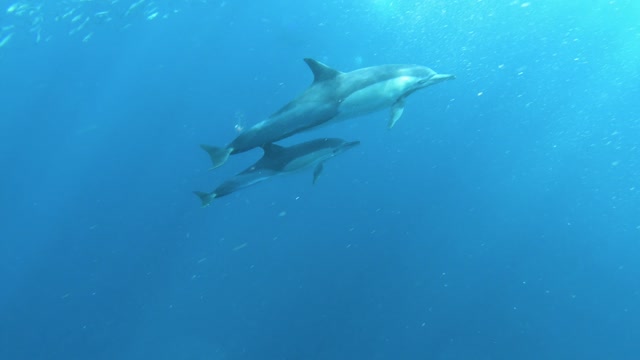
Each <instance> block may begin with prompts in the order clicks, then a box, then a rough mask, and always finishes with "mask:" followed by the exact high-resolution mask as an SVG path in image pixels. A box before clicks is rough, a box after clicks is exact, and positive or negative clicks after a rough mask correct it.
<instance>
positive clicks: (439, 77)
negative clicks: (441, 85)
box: [431, 74, 456, 82]
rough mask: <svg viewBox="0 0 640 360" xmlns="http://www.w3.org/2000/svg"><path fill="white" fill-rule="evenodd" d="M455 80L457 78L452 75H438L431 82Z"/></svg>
mask: <svg viewBox="0 0 640 360" xmlns="http://www.w3.org/2000/svg"><path fill="white" fill-rule="evenodd" d="M455 78H456V76H455V75H452V74H436V75H434V76H433V77H432V78H431V80H432V81H433V82H441V81H446V80H453V79H455Z"/></svg>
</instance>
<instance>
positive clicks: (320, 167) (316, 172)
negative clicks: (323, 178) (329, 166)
mask: <svg viewBox="0 0 640 360" xmlns="http://www.w3.org/2000/svg"><path fill="white" fill-rule="evenodd" d="M322 170H324V162H321V163H319V164H318V166H316V168H315V169H313V184H314V185H315V184H316V181H318V177H320V174H322Z"/></svg>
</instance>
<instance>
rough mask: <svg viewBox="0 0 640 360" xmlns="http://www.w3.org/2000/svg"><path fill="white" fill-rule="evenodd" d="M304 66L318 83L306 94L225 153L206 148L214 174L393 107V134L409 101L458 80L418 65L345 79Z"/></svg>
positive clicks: (381, 68)
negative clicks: (268, 147) (245, 155)
mask: <svg viewBox="0 0 640 360" xmlns="http://www.w3.org/2000/svg"><path fill="white" fill-rule="evenodd" d="M304 61H305V62H306V63H307V65H309V67H310V68H311V71H312V72H313V76H314V79H313V83H312V84H311V86H309V87H308V88H307V89H306V90H305V91H304V92H303V93H302V94H300V95H299V96H298V97H297V98H295V99H294V100H293V101H291V102H289V103H288V104H287V105H285V106H284V107H282V108H281V109H280V110H278V111H277V112H276V113H274V114H272V115H271V116H269V118H267V119H266V120H263V121H261V122H259V123H257V124H256V125H254V126H252V127H251V128H249V129H247V130H246V131H244V132H243V133H241V134H240V135H238V137H236V138H235V139H234V140H233V141H232V142H231V143H230V144H228V145H227V146H225V147H224V148H220V147H214V146H208V145H201V147H202V148H203V149H204V150H205V151H207V153H209V156H210V157H211V161H212V162H213V167H214V168H216V167H218V166H220V165H222V164H224V163H225V162H226V161H227V159H228V158H229V155H231V154H238V153H241V152H245V151H248V150H251V149H253V148H255V147H259V146H263V145H265V144H269V143H273V142H275V141H278V140H281V139H284V138H286V137H289V136H291V135H294V134H297V133H299V132H302V131H305V130H309V129H312V128H315V127H317V126H320V125H323V124H327V123H329V122H333V121H338V120H343V119H348V118H352V117H355V116H359V115H364V114H367V113H371V112H374V111H378V110H382V109H384V108H388V107H391V118H390V120H389V127H390V128H391V127H393V125H394V124H395V123H396V121H398V119H399V118H400V116H401V115H402V112H403V111H404V103H405V100H406V98H407V96H409V95H411V94H412V93H413V92H414V91H416V90H419V89H422V88H425V87H427V86H431V85H434V84H437V83H439V82H442V81H445V80H450V79H454V78H455V76H453V75H446V74H438V73H436V72H435V71H433V70H431V69H430V68H428V67H424V66H419V65H380V66H373V67H368V68H362V69H358V70H354V71H351V72H347V73H343V72H340V71H338V70H335V69H332V68H330V67H328V66H327V65H325V64H322V63H320V62H318V61H316V60H313V59H309V58H307V59H304Z"/></svg>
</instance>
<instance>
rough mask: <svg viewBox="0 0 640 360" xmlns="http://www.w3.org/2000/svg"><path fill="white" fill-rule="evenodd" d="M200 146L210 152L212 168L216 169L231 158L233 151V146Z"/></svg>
mask: <svg viewBox="0 0 640 360" xmlns="http://www.w3.org/2000/svg"><path fill="white" fill-rule="evenodd" d="M200 147H201V148H202V149H203V150H204V151H206V152H207V154H209V157H210V158H211V162H212V163H213V166H212V167H211V169H215V168H217V167H218V166H221V165H222V164H224V163H225V162H226V161H227V159H228V158H229V155H231V152H233V148H220V147H216V146H209V145H200Z"/></svg>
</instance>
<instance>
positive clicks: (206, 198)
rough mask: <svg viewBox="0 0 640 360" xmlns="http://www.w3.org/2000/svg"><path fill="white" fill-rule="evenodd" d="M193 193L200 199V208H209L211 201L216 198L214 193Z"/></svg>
mask: <svg viewBox="0 0 640 360" xmlns="http://www.w3.org/2000/svg"><path fill="white" fill-rule="evenodd" d="M193 193H194V194H196V196H197V197H199V198H200V201H202V207H207V206H209V205H210V204H211V202H212V201H213V199H215V198H216V193H214V192H210V193H206V192H202V191H194V192H193Z"/></svg>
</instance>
